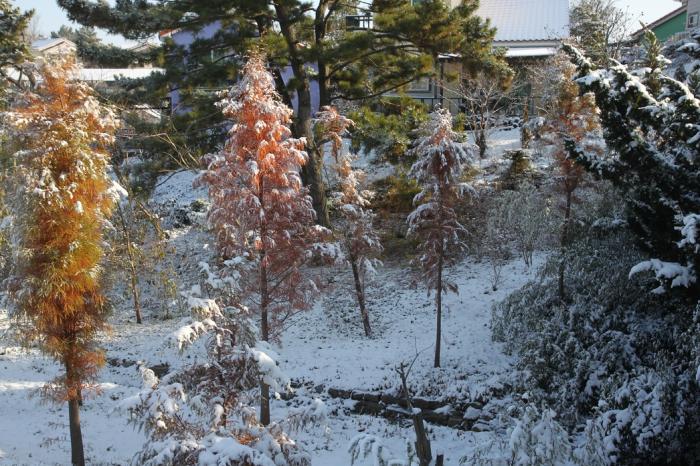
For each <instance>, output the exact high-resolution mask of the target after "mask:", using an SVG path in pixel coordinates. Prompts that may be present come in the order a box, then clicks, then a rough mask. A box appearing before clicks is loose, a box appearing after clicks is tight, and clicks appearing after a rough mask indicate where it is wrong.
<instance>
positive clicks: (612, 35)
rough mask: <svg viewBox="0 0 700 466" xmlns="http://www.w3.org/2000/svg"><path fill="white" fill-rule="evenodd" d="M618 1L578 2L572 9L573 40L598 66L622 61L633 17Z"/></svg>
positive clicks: (584, 0)
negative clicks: (615, 60)
mask: <svg viewBox="0 0 700 466" xmlns="http://www.w3.org/2000/svg"><path fill="white" fill-rule="evenodd" d="M615 3H616V2H615V0H578V1H577V2H576V3H575V4H574V5H573V8H571V14H570V20H569V22H570V25H571V37H572V38H573V39H574V40H575V41H576V42H577V43H578V45H579V46H580V47H581V48H582V49H584V50H585V51H586V53H587V54H588V55H589V56H590V57H591V58H592V59H593V60H594V61H595V62H596V63H601V64H607V63H608V62H609V60H610V59H611V58H612V59H619V58H620V50H621V47H622V46H623V43H624V40H625V36H626V35H627V25H628V24H629V14H628V13H627V11H625V10H622V9H621V8H618V7H617V6H616V5H615Z"/></svg>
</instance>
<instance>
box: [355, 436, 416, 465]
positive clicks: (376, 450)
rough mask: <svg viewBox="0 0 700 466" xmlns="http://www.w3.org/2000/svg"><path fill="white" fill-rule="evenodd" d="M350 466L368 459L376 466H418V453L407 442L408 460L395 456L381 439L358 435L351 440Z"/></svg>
mask: <svg viewBox="0 0 700 466" xmlns="http://www.w3.org/2000/svg"><path fill="white" fill-rule="evenodd" d="M348 452H350V465H351V466H353V465H354V464H355V463H356V462H357V461H358V460H362V459H368V460H371V461H372V464H374V465H375V466H414V465H415V466H417V465H418V461H417V459H416V453H415V451H414V448H413V445H412V444H411V442H406V459H402V458H400V457H397V456H395V455H394V454H393V453H392V452H391V451H390V450H389V449H388V448H387V447H386V446H385V445H384V444H383V443H382V440H381V439H380V438H379V437H376V436H374V435H369V434H358V435H356V436H355V437H353V438H352V439H351V440H350V446H349V447H348Z"/></svg>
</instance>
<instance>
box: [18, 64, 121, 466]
mask: <svg viewBox="0 0 700 466" xmlns="http://www.w3.org/2000/svg"><path fill="white" fill-rule="evenodd" d="M74 73H76V67H75V64H74V63H73V62H71V61H65V62H62V63H58V64H56V65H48V64H47V65H44V67H43V69H42V76H41V77H42V83H41V85H40V87H39V88H38V89H37V90H36V92H35V93H29V92H27V93H26V94H25V100H26V101H25V104H24V105H22V106H21V107H19V108H17V109H16V110H14V111H13V112H11V113H10V114H9V122H10V124H11V125H12V129H13V131H14V135H15V137H16V138H17V140H18V142H19V145H20V147H21V150H20V151H19V152H17V154H16V155H15V157H16V159H17V162H18V163H19V165H20V171H19V173H20V175H21V176H22V187H21V189H20V198H19V200H18V202H17V204H16V205H15V207H16V215H17V218H18V219H19V233H20V234H19V237H20V238H21V239H20V242H19V251H18V254H19V257H18V260H17V273H16V276H15V277H14V279H13V282H12V283H13V286H12V290H13V296H14V298H15V310H14V318H15V321H16V323H17V325H18V326H20V328H21V329H22V332H21V335H23V337H24V338H25V342H26V343H30V342H37V343H38V344H39V347H40V348H41V349H42V351H44V352H45V353H46V354H48V355H49V356H51V357H53V358H54V359H56V360H57V361H59V362H60V363H61V364H62V365H63V367H64V369H65V373H64V374H63V375H61V376H59V377H58V378H57V379H55V380H54V381H52V382H50V383H49V384H47V385H46V387H45V392H46V394H47V395H48V396H50V397H51V398H52V399H54V400H57V401H67V402H68V413H69V421H70V439H71V450H72V455H71V462H72V464H73V465H79V466H82V465H84V464H85V455H84V452H83V440H82V432H81V426H80V403H81V401H82V397H83V395H84V394H85V392H86V390H89V389H94V388H96V386H95V381H96V376H97V372H98V370H99V368H100V366H102V364H103V363H104V354H103V352H102V350H100V349H99V348H98V347H97V344H96V341H95V338H96V335H97V333H98V332H100V331H102V330H104V329H105V326H106V324H105V313H106V309H105V299H104V297H103V295H102V292H101V288H100V261H101V259H102V253H103V251H102V242H103V239H102V230H103V227H104V226H105V224H106V223H107V218H108V217H109V215H110V212H111V210H112V206H113V204H114V193H113V183H112V182H111V180H110V178H109V177H108V175H107V166H108V162H109V153H108V151H107V146H108V145H109V144H111V143H112V141H113V133H114V130H115V126H116V125H115V122H116V120H115V119H114V117H113V114H112V113H111V112H110V111H109V110H107V109H105V108H103V107H102V106H101V105H100V103H99V102H98V101H97V99H96V98H95V97H93V95H92V92H91V89H90V88H89V87H88V86H87V85H85V84H83V83H79V82H76V81H74V80H73V79H72V77H73V75H74Z"/></svg>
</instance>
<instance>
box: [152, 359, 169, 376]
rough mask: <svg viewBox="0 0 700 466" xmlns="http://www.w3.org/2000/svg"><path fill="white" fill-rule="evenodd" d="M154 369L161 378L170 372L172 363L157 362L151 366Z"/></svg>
mask: <svg viewBox="0 0 700 466" xmlns="http://www.w3.org/2000/svg"><path fill="white" fill-rule="evenodd" d="M149 369H151V370H152V371H153V373H154V374H155V375H156V377H158V378H159V379H160V378H161V377H163V376H164V375H166V374H167V373H168V372H170V364H168V363H167V362H164V363H163V364H156V365H155V366H151V367H149Z"/></svg>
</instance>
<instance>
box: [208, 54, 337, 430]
mask: <svg viewBox="0 0 700 466" xmlns="http://www.w3.org/2000/svg"><path fill="white" fill-rule="evenodd" d="M221 105H222V107H223V112H224V115H225V116H226V117H228V118H230V119H231V120H232V121H233V122H234V124H233V127H232V128H231V130H230V132H229V137H228V140H227V141H226V144H225V146H224V149H223V151H222V152H221V153H219V154H215V155H213V156H211V157H210V160H209V165H208V169H207V171H206V172H205V173H204V174H203V175H202V177H201V180H200V182H203V183H205V184H206V185H208V187H209V197H210V199H211V210H210V213H209V221H210V224H211V226H212V228H213V230H214V232H215V235H216V239H217V242H218V245H219V250H220V252H221V254H222V256H223V258H224V259H230V258H233V257H243V258H245V259H246V260H247V266H246V267H245V270H246V272H247V273H246V274H245V275H246V276H245V277H244V280H245V281H246V282H247V284H246V285H247V286H246V287H245V288H247V292H248V293H247V294H248V295H249V299H250V302H251V303H252V304H253V305H254V306H255V307H257V308H258V309H259V311H260V333H261V335H260V336H261V340H263V341H269V340H270V338H271V337H272V336H274V332H276V331H277V329H279V328H280V325H281V324H282V322H283V321H284V320H285V319H286V318H287V317H289V316H290V315H292V314H293V313H295V312H298V311H301V310H305V309H309V308H310V307H311V305H312V304H313V301H312V300H313V298H314V296H315V295H316V294H317V292H318V287H317V283H315V282H314V281H313V280H310V279H309V278H308V277H306V276H305V275H304V274H303V273H302V270H301V269H302V266H303V265H304V264H306V263H308V261H309V260H310V259H312V258H313V257H314V252H315V251H319V250H321V252H324V251H325V252H331V251H330V249H332V248H325V247H324V246H322V243H319V241H321V240H322V239H323V238H324V237H325V236H326V235H328V234H329V233H330V232H329V231H328V230H327V229H325V228H322V227H318V226H316V225H315V212H314V208H313V204H312V201H311V197H310V196H309V195H308V193H307V190H306V189H305V188H304V187H303V185H302V182H301V178H300V175H299V172H300V170H301V168H302V166H303V165H304V164H305V163H306V161H307V154H306V152H304V145H305V141H304V139H295V138H292V137H291V134H292V133H291V131H290V129H289V125H290V124H291V121H292V110H291V109H290V108H289V107H287V106H286V105H284V104H283V103H282V102H281V100H280V97H279V95H278V94H277V92H276V91H275V84H274V78H273V76H272V75H271V74H270V73H269V72H268V70H267V69H266V66H265V61H264V58H263V56H262V55H261V54H259V53H256V52H255V53H253V54H251V56H250V58H249V60H248V62H247V63H246V65H245V66H244V68H243V75H242V78H241V80H240V82H239V83H238V84H237V85H236V86H234V87H233V88H232V89H231V90H230V91H229V92H228V95H227V96H226V97H225V98H224V99H223V100H222V102H221ZM244 295H245V293H244ZM260 387H261V397H260V398H261V404H260V422H261V423H262V424H263V425H267V424H269V422H270V404H269V387H268V386H267V384H265V383H263V382H261V385H260Z"/></svg>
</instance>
